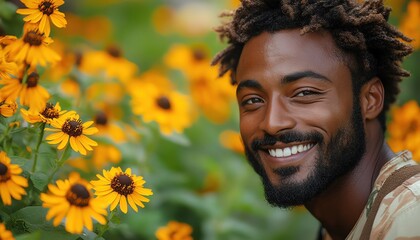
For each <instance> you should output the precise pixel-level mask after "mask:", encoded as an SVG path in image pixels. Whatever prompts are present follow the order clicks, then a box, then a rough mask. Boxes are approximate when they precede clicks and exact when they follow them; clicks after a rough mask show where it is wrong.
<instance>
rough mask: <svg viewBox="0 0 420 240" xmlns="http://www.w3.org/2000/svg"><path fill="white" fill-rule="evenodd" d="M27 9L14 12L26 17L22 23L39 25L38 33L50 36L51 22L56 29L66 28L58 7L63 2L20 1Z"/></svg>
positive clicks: (43, 0) (51, 0)
mask: <svg viewBox="0 0 420 240" xmlns="http://www.w3.org/2000/svg"><path fill="white" fill-rule="evenodd" d="M20 1H21V2H22V3H23V4H25V6H26V7H27V8H20V9H18V10H17V11H16V12H17V13H19V14H22V15H27V16H26V17H25V18H23V20H24V21H26V22H30V23H34V24H35V23H36V24H39V31H40V32H41V33H45V35H46V36H49V35H50V32H51V26H50V20H51V22H52V23H53V24H54V25H55V26H56V27H58V28H63V27H65V26H66V24H67V21H66V19H65V15H64V13H62V12H60V11H59V10H58V7H60V6H61V5H63V4H64V1H63V0H20Z"/></svg>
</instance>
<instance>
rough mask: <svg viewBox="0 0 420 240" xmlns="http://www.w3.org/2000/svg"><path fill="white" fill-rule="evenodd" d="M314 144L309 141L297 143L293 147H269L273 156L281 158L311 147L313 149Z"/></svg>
mask: <svg viewBox="0 0 420 240" xmlns="http://www.w3.org/2000/svg"><path fill="white" fill-rule="evenodd" d="M313 146H314V144H312V143H309V144H305V145H304V144H299V145H295V146H292V147H285V148H283V149H281V148H277V149H268V153H269V154H270V156H272V157H277V158H281V157H289V156H291V155H295V154H298V153H301V152H306V151H308V150H309V149H311V148H312V147H313Z"/></svg>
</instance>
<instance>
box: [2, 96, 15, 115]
mask: <svg viewBox="0 0 420 240" xmlns="http://www.w3.org/2000/svg"><path fill="white" fill-rule="evenodd" d="M17 107H18V106H17V103H16V102H15V101H10V100H4V101H1V102H0V115H1V116H3V117H11V116H13V115H14V114H15V112H16V110H17Z"/></svg>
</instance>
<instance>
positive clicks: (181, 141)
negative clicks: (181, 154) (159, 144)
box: [162, 133, 191, 146]
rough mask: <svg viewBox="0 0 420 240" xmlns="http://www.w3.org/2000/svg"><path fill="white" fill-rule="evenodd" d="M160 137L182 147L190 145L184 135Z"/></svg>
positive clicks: (174, 134) (176, 134) (175, 134)
mask: <svg viewBox="0 0 420 240" xmlns="http://www.w3.org/2000/svg"><path fill="white" fill-rule="evenodd" d="M162 136H163V138H165V139H167V140H169V141H171V142H174V143H177V144H179V145H182V146H190V145H191V142H190V140H189V139H188V138H187V137H186V136H185V135H184V134H178V133H172V134H171V135H162Z"/></svg>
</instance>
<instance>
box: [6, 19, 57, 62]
mask: <svg viewBox="0 0 420 240" xmlns="http://www.w3.org/2000/svg"><path fill="white" fill-rule="evenodd" d="M52 42H53V40H52V39H51V38H50V37H46V36H45V35H44V34H43V33H40V32H39V30H38V28H37V26H36V25H33V24H30V23H26V24H25V25H24V34H23V37H22V38H19V39H17V40H16V41H14V42H12V43H10V44H9V45H7V46H6V48H5V51H6V54H8V55H9V57H10V58H11V60H12V61H15V62H18V63H26V64H29V65H31V66H33V67H34V66H37V65H41V66H46V65H47V64H48V63H56V62H57V61H59V60H61V57H60V56H59V55H58V54H57V53H56V52H55V51H54V50H52V49H51V48H50V47H49V46H48V45H49V44H50V43H52Z"/></svg>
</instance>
